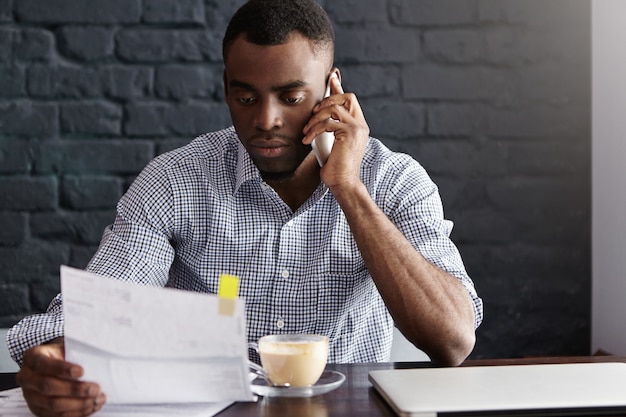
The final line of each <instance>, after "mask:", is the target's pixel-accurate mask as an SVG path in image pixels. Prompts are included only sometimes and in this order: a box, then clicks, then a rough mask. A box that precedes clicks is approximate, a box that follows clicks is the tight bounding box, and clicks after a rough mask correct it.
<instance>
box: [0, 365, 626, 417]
mask: <svg viewBox="0 0 626 417" xmlns="http://www.w3.org/2000/svg"><path fill="white" fill-rule="evenodd" d="M574 362H626V357H623V356H585V357H541V358H539V357H538V358H524V359H493V360H491V359H490V360H469V361H466V362H465V363H463V365H462V366H493V365H525V364H536V363H574ZM429 366H431V365H430V364H429V363H427V362H396V363H376V364H343V365H328V369H332V370H335V371H339V372H342V373H343V374H345V375H346V381H345V382H344V383H343V385H342V386H341V387H339V388H338V389H336V390H335V391H332V392H329V393H327V394H324V395H321V396H318V397H313V398H259V401H258V402H256V403H235V404H233V405H232V406H230V407H228V408H227V409H226V410H224V411H223V412H221V413H220V414H219V417H242V416H245V417H254V416H263V417H272V416H279V417H282V416H298V417H313V416H314V417H328V416H342V417H348V416H350V417H352V416H355V417H366V416H367V417H381V416H390V417H391V416H395V414H394V413H393V411H392V410H391V409H390V408H389V406H388V405H387V404H386V403H385V402H384V400H383V399H382V398H381V397H380V396H379V395H378V393H377V392H376V391H375V390H374V388H372V386H371V384H370V383H369V381H368V379H367V376H368V372H369V371H372V370H374V369H405V368H419V367H429ZM15 386H16V384H15V374H13V373H9V374H0V389H8V388H13V387H15Z"/></svg>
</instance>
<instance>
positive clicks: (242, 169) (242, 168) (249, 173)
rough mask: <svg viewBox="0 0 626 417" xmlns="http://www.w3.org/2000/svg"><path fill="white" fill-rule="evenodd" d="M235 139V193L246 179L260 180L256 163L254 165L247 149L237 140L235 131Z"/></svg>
mask: <svg viewBox="0 0 626 417" xmlns="http://www.w3.org/2000/svg"><path fill="white" fill-rule="evenodd" d="M235 139H236V140H237V178H236V182H235V189H234V192H235V193H237V191H239V188H240V187H241V185H242V184H243V183H245V182H246V181H252V180H258V181H261V173H260V172H259V170H258V169H257V167H256V165H254V162H252V159H251V158H250V155H249V154H248V151H246V148H244V147H243V144H242V143H241V141H240V140H239V137H238V136H237V134H236V133H235Z"/></svg>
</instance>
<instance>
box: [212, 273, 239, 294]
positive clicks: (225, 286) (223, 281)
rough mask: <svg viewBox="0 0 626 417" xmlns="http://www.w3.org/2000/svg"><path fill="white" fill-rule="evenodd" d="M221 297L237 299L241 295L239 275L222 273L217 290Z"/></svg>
mask: <svg viewBox="0 0 626 417" xmlns="http://www.w3.org/2000/svg"><path fill="white" fill-rule="evenodd" d="M217 295H218V297H220V298H230V299H235V298H237V297H238V296H239V277H238V276H235V275H228V274H222V275H220V286H219V288H218V290H217Z"/></svg>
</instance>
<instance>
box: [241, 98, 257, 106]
mask: <svg viewBox="0 0 626 417" xmlns="http://www.w3.org/2000/svg"><path fill="white" fill-rule="evenodd" d="M237 100H238V101H239V102H240V103H241V104H243V105H249V104H252V103H254V101H255V98H254V97H239V98H238V99H237Z"/></svg>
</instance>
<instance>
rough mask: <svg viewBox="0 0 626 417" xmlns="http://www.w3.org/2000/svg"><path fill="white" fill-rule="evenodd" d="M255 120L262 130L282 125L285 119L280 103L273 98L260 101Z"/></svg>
mask: <svg viewBox="0 0 626 417" xmlns="http://www.w3.org/2000/svg"><path fill="white" fill-rule="evenodd" d="M254 122H255V125H256V127H257V128H258V129H261V130H272V129H274V128H278V127H282V125H283V120H282V114H281V109H280V106H279V104H278V103H276V102H274V101H273V100H271V99H268V100H262V101H260V102H259V104H258V106H257V113H256V117H255V121H254Z"/></svg>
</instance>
